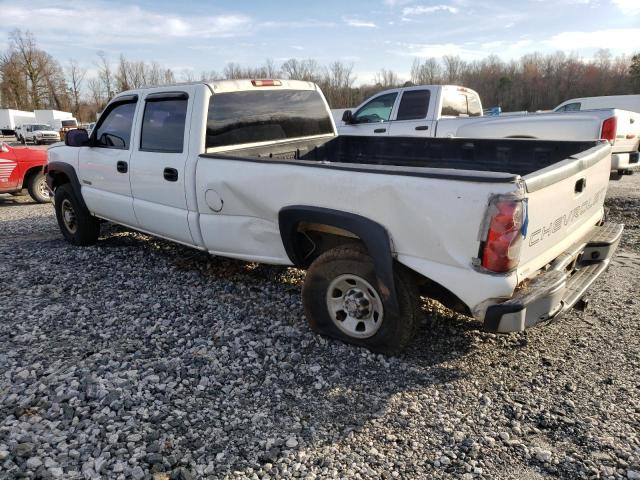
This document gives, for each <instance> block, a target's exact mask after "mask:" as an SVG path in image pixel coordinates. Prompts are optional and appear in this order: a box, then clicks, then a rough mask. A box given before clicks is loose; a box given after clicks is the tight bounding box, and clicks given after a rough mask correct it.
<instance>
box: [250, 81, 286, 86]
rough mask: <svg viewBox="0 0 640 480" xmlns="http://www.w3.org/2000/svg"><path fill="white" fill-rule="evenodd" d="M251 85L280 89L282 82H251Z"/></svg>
mask: <svg viewBox="0 0 640 480" xmlns="http://www.w3.org/2000/svg"><path fill="white" fill-rule="evenodd" d="M251 84H252V85H253V86H254V87H280V86H281V85H282V82H281V81H280V80H251Z"/></svg>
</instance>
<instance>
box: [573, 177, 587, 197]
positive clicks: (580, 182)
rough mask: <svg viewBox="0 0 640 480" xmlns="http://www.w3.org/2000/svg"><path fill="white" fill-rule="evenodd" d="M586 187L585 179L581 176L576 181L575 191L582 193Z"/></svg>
mask: <svg viewBox="0 0 640 480" xmlns="http://www.w3.org/2000/svg"><path fill="white" fill-rule="evenodd" d="M585 188H587V179H586V178H581V179H580V180H578V181H577V182H576V187H575V193H582V192H583V191H584V189H585Z"/></svg>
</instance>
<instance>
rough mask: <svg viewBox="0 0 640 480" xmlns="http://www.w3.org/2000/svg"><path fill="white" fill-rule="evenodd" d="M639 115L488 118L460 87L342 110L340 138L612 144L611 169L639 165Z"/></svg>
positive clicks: (405, 91) (399, 92)
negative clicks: (412, 138) (455, 138)
mask: <svg viewBox="0 0 640 480" xmlns="http://www.w3.org/2000/svg"><path fill="white" fill-rule="evenodd" d="M638 125H640V114H637V113H635V112H630V111H625V110H617V109H603V110H590V111H567V112H563V113H561V114H560V113H555V112H551V113H536V114H529V115H509V116H497V117H496V116H487V117H484V116H483V114H482V103H481V102H480V97H479V96H478V94H477V93H476V92H475V91H473V90H471V89H470V88H465V87H459V86H455V85H423V86H418V87H405V88H395V89H392V90H385V91H383V92H380V93H378V94H376V95H374V96H372V97H371V98H369V99H367V100H365V101H364V102H363V103H362V104H361V105H359V106H358V107H356V108H355V109H354V111H353V112H352V111H351V110H346V111H344V112H343V116H342V122H341V123H340V124H339V127H338V130H339V133H340V135H365V136H416V137H465V138H537V139H545V140H592V139H604V140H608V141H609V142H611V145H612V149H613V150H612V152H613V156H612V161H611V164H612V171H615V172H617V173H618V174H621V173H630V171H629V169H630V168H632V167H633V166H635V165H637V164H638V142H639V138H638V136H637V135H636V133H637V129H638Z"/></svg>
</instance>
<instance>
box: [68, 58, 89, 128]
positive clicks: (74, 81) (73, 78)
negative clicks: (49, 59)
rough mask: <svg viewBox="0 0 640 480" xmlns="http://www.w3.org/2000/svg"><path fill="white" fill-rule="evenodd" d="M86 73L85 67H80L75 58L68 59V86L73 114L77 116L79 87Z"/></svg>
mask: <svg viewBox="0 0 640 480" xmlns="http://www.w3.org/2000/svg"><path fill="white" fill-rule="evenodd" d="M86 74H87V69H86V68H82V67H80V65H78V62H76V61H75V60H69V65H68V66H67V76H68V78H69V88H70V90H71V95H72V97H73V114H74V115H75V116H76V117H77V116H78V112H79V111H80V89H81V88H82V82H84V77H85V76H86Z"/></svg>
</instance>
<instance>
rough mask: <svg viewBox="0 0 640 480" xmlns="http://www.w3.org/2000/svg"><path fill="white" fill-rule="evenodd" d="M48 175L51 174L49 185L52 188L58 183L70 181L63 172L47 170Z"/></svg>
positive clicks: (58, 184) (62, 183) (57, 185)
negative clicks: (51, 179) (51, 180)
mask: <svg viewBox="0 0 640 480" xmlns="http://www.w3.org/2000/svg"><path fill="white" fill-rule="evenodd" d="M49 175H50V176H51V178H53V182H52V184H51V186H52V187H53V189H54V190H55V189H56V188H57V187H59V186H60V185H64V184H65V183H70V182H71V180H70V179H69V177H68V176H67V174H66V173H63V172H49Z"/></svg>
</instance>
